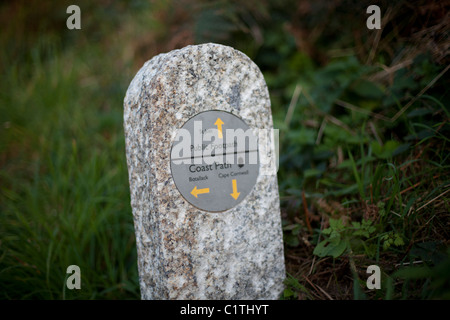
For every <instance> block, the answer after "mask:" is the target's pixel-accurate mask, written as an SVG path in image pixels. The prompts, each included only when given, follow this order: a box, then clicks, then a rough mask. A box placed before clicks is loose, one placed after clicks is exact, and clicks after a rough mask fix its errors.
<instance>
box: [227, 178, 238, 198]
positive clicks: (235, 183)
mask: <svg viewBox="0 0 450 320" xmlns="http://www.w3.org/2000/svg"><path fill="white" fill-rule="evenodd" d="M232 182H233V193H230V196H232V197H233V198H234V200H237V198H239V195H240V194H241V193H240V192H237V182H236V179H233V181H232Z"/></svg>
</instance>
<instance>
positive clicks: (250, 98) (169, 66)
mask: <svg viewBox="0 0 450 320" xmlns="http://www.w3.org/2000/svg"><path fill="white" fill-rule="evenodd" d="M143 95H145V96H146V97H143ZM161 98H164V99H170V101H167V100H166V101H161ZM150 100H151V101H152V103H149V104H146V103H144V104H143V102H147V101H150ZM161 103H162V104H164V108H165V109H166V110H167V112H169V113H172V112H175V113H176V119H174V120H179V123H184V122H185V121H187V120H188V119H189V118H191V117H192V116H194V115H195V114H197V113H199V112H202V111H207V110H212V109H214V110H223V111H227V112H231V113H233V114H235V115H237V116H239V117H241V118H242V119H243V120H244V121H246V122H247V123H248V124H249V125H250V126H251V127H253V128H271V127H272V116H271V113H270V98H269V92H268V90H267V86H266V83H265V81H264V77H263V75H262V73H261V71H260V69H259V68H258V66H257V65H256V64H255V63H254V62H253V61H252V60H251V59H250V58H249V57H248V56H246V55H245V54H244V53H242V52H240V51H238V50H236V49H233V48H232V47H229V46H225V45H221V44H215V43H205V44H199V45H190V46H187V47H185V48H182V49H177V50H173V51H170V52H168V53H162V54H159V55H157V56H155V57H153V58H152V59H151V60H149V61H147V62H146V63H145V64H144V65H143V66H142V68H141V69H140V70H139V71H138V73H137V74H136V76H135V77H134V79H133V81H132V82H131V83H130V86H129V88H128V90H127V93H126V96H125V119H126V118H127V115H128V112H129V111H130V110H131V109H133V108H142V107H144V108H148V109H149V111H150V110H152V112H156V113H157V114H159V111H160V110H159V106H160V105H161ZM176 122H177V123H178V121H176Z"/></svg>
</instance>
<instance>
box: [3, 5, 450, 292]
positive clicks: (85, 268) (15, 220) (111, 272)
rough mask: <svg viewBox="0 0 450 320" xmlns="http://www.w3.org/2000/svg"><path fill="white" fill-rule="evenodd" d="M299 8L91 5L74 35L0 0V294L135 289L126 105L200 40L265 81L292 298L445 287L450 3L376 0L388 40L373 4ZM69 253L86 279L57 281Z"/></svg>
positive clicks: (56, 8) (49, 15) (54, 14)
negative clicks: (149, 68) (150, 71)
mask: <svg viewBox="0 0 450 320" xmlns="http://www.w3.org/2000/svg"><path fill="white" fill-rule="evenodd" d="M350 2H351V1H350ZM305 3H307V2H305V1H299V2H298V3H297V2H296V3H293V2H290V1H286V2H285V3H283V4H277V3H275V2H273V3H272V2H271V1H268V2H260V1H254V2H252V1H251V2H249V3H248V4H245V5H242V4H240V3H237V2H234V1H230V2H226V3H222V2H221V3H219V2H213V3H208V4H206V3H203V2H201V1H200V2H193V1H186V3H185V5H183V6H179V5H177V4H176V3H172V2H165V1H155V2H152V3H150V2H149V3H147V2H146V1H134V2H132V3H131V4H128V5H125V4H112V3H109V2H105V3H104V4H102V5H101V6H100V5H99V6H96V5H92V4H88V3H87V2H81V3H80V7H81V9H82V28H83V29H82V31H69V30H67V29H66V28H65V19H66V15H65V8H66V7H67V6H68V5H69V4H72V3H67V4H66V3H64V2H61V3H58V5H53V4H52V3H51V2H46V1H44V2H42V4H41V5H39V6H38V5H36V4H30V5H25V2H23V3H22V2H20V1H18V2H15V3H14V4H2V5H1V6H0V17H2V18H3V19H4V20H5V21H9V24H8V26H7V27H5V28H4V29H2V32H1V34H0V43H1V44H2V47H4V48H7V49H6V50H3V51H2V52H1V53H0V66H1V69H2V75H1V80H0V190H1V191H0V287H1V290H0V298H2V299H138V298H139V297H140V294H139V284H138V273H137V264H136V244H135V238H134V228H133V220H132V214H131V208H130V205H129V203H130V198H129V187H128V173H127V168H126V161H125V148H124V135H123V127H122V121H123V120H122V101H123V98H124V94H125V91H126V89H127V86H128V84H129V82H130V81H131V79H132V77H133V76H134V74H135V73H136V72H137V70H138V69H139V68H140V66H141V65H142V64H143V62H144V61H146V60H147V59H149V58H150V57H152V56H154V55H155V54H157V53H159V52H165V51H169V50H172V49H175V48H179V47H182V46H185V45H187V44H191V43H194V42H197V43H199V42H205V41H214V42H219V43H223V44H228V45H232V46H234V47H235V48H237V49H239V50H241V51H243V52H245V53H246V54H248V55H249V56H250V57H251V58H252V59H253V60H254V61H255V62H256V63H257V65H258V66H259V67H260V68H261V70H262V72H263V73H264V76H265V79H266V81H267V84H268V86H269V91H270V94H271V99H272V110H273V117H274V124H275V127H276V128H279V129H280V151H281V152H280V170H279V172H278V180H279V187H280V196H281V207H282V219H283V230H284V242H285V254H286V266H287V272H288V274H287V280H286V291H285V292H284V295H283V297H282V298H283V299H436V298H437V299H442V298H445V299H448V298H450V272H448V270H449V269H448V264H449V261H450V251H449V242H448V241H449V231H448V230H449V228H448V225H449V212H450V204H449V195H450V192H449V190H450V174H449V172H450V171H449V167H450V164H449V163H450V161H449V156H450V153H449V149H450V148H449V138H448V137H449V136H450V126H449V114H450V112H449V110H448V98H449V96H448V89H447V88H448V80H447V79H448V73H447V70H448V68H449V67H448V58H446V56H445V55H443V54H442V48H443V45H442V41H441V40H440V39H441V38H440V37H441V36H442V30H445V28H444V27H443V24H444V26H445V21H446V20H445V19H442V17H440V16H439V12H442V10H441V9H440V8H439V5H438V4H437V2H436V3H433V2H432V3H425V2H423V3H421V5H422V8H423V10H422V11H423V12H425V13H423V14H427V15H428V20H427V19H424V17H423V14H422V15H421V14H420V13H418V12H417V11H416V10H413V8H409V6H408V5H406V2H404V3H403V6H401V5H400V4H399V5H398V6H395V5H392V6H391V5H388V3H382V9H383V10H382V12H389V15H387V14H386V15H384V17H385V18H384V19H385V20H384V22H383V25H384V30H383V35H382V36H381V37H380V36H379V35H378V36H377V34H376V33H375V32H376V31H373V32H369V31H368V30H366V29H365V28H361V27H358V26H359V23H360V21H359V19H355V16H356V17H359V16H358V15H355V12H357V11H358V8H360V9H361V10H362V9H364V6H365V4H359V6H354V4H352V5H351V6H350V7H351V8H352V10H348V9H346V8H347V6H346V5H345V4H340V3H339V2H338V1H336V2H334V1H333V2H332V3H333V5H332V6H330V5H325V4H324V3H322V2H321V1H318V2H317V3H318V5H317V7H316V6H314V7H311V6H309V7H308V6H307V5H305ZM401 4H402V3H401ZM292 6H295V7H296V8H299V9H298V10H297V11H293V10H289V8H291V7H292ZM366 7H367V6H366ZM384 8H386V10H384ZM422 11H421V12H422ZM362 12H363V14H362V17H363V18H361V19H362V20H361V21H363V22H364V23H365V15H364V12H365V10H363V11H362ZM41 16H44V17H46V19H39V18H37V17H41ZM11 17H14V19H12V18H11ZM35 21H36V22H35ZM211 21H214V22H215V24H214V29H211V30H212V31H214V32H209V31H211V30H209V28H208V26H209V25H210V24H211ZM299 21H301V23H300V22H299ZM344 22H345V23H344ZM447 23H448V22H447ZM336 30H339V32H337V31H336ZM415 30H416V31H415ZM417 30H419V31H417ZM431 33H432V34H433V35H434V36H433V37H430V36H429V35H430V34H431ZM306 35H308V36H306ZM377 39H378V40H377ZM415 41H416V42H415ZM417 41H419V42H417ZM375 43H376V46H375V45H374V44H375ZM417 43H420V44H421V45H417ZM430 48H431V49H430ZM72 264H75V265H78V266H79V267H80V268H81V277H82V290H68V289H67V288H66V286H65V281H66V279H67V277H68V274H67V273H66V269H67V267H68V266H69V265H72ZM372 264H376V265H379V266H380V268H381V271H382V286H381V287H382V288H381V290H368V289H367V288H366V286H365V281H366V279H367V277H368V275H367V274H366V268H367V266H369V265H372Z"/></svg>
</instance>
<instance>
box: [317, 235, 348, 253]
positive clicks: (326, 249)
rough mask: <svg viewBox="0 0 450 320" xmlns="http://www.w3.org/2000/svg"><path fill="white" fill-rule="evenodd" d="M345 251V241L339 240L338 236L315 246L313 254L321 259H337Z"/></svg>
mask: <svg viewBox="0 0 450 320" xmlns="http://www.w3.org/2000/svg"><path fill="white" fill-rule="evenodd" d="M345 249H347V241H345V240H343V239H341V237H340V236H339V234H338V235H336V236H334V237H330V238H329V239H326V240H323V241H321V242H320V243H319V244H317V246H316V247H315V248H314V251H313V254H315V255H316V256H319V257H321V258H323V257H326V256H331V257H333V258H337V257H339V256H340V255H342V254H343V253H344V251H345Z"/></svg>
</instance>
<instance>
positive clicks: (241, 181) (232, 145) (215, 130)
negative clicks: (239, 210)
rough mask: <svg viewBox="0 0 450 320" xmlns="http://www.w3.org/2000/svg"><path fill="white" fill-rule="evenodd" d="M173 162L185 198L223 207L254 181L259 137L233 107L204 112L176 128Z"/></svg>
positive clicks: (201, 206)
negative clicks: (233, 110) (231, 108)
mask: <svg viewBox="0 0 450 320" xmlns="http://www.w3.org/2000/svg"><path fill="white" fill-rule="evenodd" d="M170 165H171V172H172V177H173V179H174V182H175V185H176V187H177V189H178V191H179V192H180V193H181V195H182V196H183V197H184V198H185V199H186V201H188V202H189V203H190V204H192V205H193V206H195V207H197V208H199V209H201V210H204V211H210V212H221V211H225V210H228V209H231V208H233V207H235V206H236V205H237V204H239V203H240V202H241V201H242V200H244V198H245V197H246V196H247V195H248V194H249V193H250V192H251V190H252V189H253V186H254V185H255V183H256V179H257V178H258V173H259V155H258V144H257V139H256V136H255V134H254V133H253V132H252V130H251V128H250V127H249V126H248V125H247V124H246V123H245V122H244V121H243V120H242V119H241V118H239V117H237V116H235V115H233V114H232V113H229V112H225V111H217V110H212V111H205V112H201V113H199V114H197V115H195V116H194V117H192V118H190V119H189V120H188V121H186V123H185V124H184V125H183V126H182V128H180V130H178V132H177V135H176V137H175V139H174V142H173V144H172V150H171V159H170Z"/></svg>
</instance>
